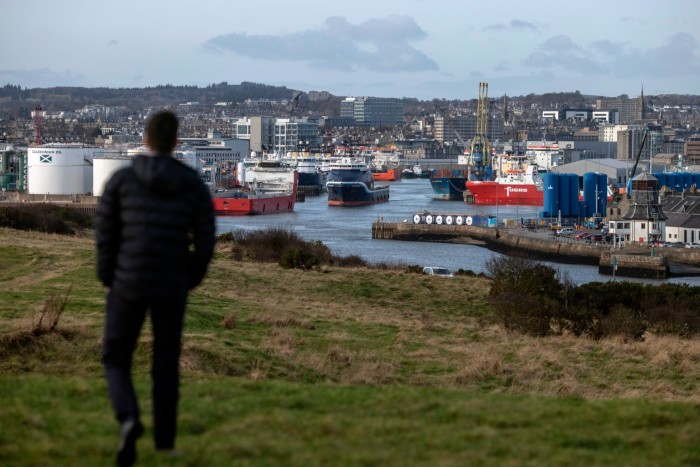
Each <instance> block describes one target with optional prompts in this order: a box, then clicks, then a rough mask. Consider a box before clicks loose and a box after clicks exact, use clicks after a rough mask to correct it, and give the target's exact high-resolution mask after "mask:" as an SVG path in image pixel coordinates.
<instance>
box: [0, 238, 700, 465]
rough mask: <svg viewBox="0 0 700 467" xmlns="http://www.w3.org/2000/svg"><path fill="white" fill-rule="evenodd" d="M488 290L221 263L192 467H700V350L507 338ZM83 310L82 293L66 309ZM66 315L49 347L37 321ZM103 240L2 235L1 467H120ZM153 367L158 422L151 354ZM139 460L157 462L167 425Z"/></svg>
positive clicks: (225, 259) (145, 389) (189, 428)
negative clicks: (56, 304) (105, 352)
mask: <svg viewBox="0 0 700 467" xmlns="http://www.w3.org/2000/svg"><path fill="white" fill-rule="evenodd" d="M489 286H490V284H489V282H488V281H487V280H486V279H482V278H469V277H455V278H452V279H446V278H440V277H428V276H423V275H419V274H412V273H408V272H404V271H403V270H400V269H396V270H373V269H363V268H357V269H346V268H324V269H322V270H320V271H306V272H303V271H299V270H289V269H282V268H280V267H279V266H277V265H275V264H260V263H251V262H238V261H233V260H232V259H230V256H229V254H228V252H227V251H226V249H225V248H220V249H219V250H218V251H217V256H216V258H215V261H214V263H213V264H212V267H211V269H210V273H209V275H208V277H207V279H206V280H205V283H204V284H203V286H202V287H200V288H199V289H197V290H196V291H195V293H193V294H192V296H191V300H190V306H189V310H188V315H187V322H186V331H185V340H184V349H183V358H182V368H183V385H182V403H181V410H180V436H179V438H178V447H179V449H180V450H182V451H183V457H182V458H180V459H178V460H177V462H175V464H181V465H226V464H231V463H236V464H239V465H271V464H272V465H275V464H280V465H329V464H334V465H335V464H339V465H357V464H362V465H379V464H394V465H465V464H467V463H469V464H475V465H479V464H481V465H496V464H499V465H542V464H548V465H554V464H556V465H580V464H583V463H588V464H595V465H619V464H627V465H630V464H639V465H680V464H686V465H687V464H697V463H699V462H700V446H699V445H698V443H697V439H698V436H700V406H699V405H698V402H700V389H699V387H700V366H699V363H700V345H699V341H698V340H697V339H679V338H676V337H668V336H654V335H648V336H646V338H645V340H644V341H642V342H625V341H624V340H623V339H605V340H601V341H592V340H588V339H583V338H575V337H572V336H558V337H547V338H541V339H537V338H532V337H527V336H522V335H518V334H510V333H506V332H505V331H503V330H502V329H501V328H500V327H497V326H493V325H491V324H488V323H489V321H488V320H487V319H484V318H485V317H487V316H488V315H489V313H490V311H491V310H490V305H488V304H487V302H486V294H487V293H488V290H489ZM69 291H70V292H69ZM67 293H68V296H67V305H66V309H65V311H64V313H63V314H62V315H61V317H60V321H59V323H58V325H57V326H56V328H55V329H54V330H53V331H52V332H48V331H46V330H45V323H46V321H44V322H42V324H41V325H39V320H38V317H39V316H40V315H41V312H42V310H43V309H44V308H45V302H46V299H47V298H49V297H52V296H54V297H58V298H61V297H63V296H65V295H66V294H67ZM103 305H104V296H103V290H102V287H101V286H100V285H99V283H98V282H97V281H96V280H95V278H94V244H93V241H92V240H91V239H90V238H80V237H63V236H52V235H45V234H38V233H27V232H18V231H14V230H9V229H0V427H2V428H0V463H2V464H3V465H46V464H51V463H53V464H56V465H67V464H72V465H106V464H110V463H111V462H112V455H113V451H114V448H115V442H116V436H117V426H116V423H115V422H114V420H113V419H112V414H111V410H110V408H109V404H108V401H107V395H106V387H105V383H104V381H103V378H102V367H101V363H100V350H101V332H102V325H103ZM150 347H151V338H150V336H149V334H148V332H146V333H144V334H143V336H142V338H141V340H140V342H139V348H138V351H137V354H136V370H135V373H136V379H137V383H138V389H139V392H140V393H141V401H142V404H143V410H144V412H145V413H148V411H149V410H150V400H149V394H150V382H149V376H148V375H149V363H150V359H149V351H150ZM144 422H145V424H146V428H147V432H146V437H145V438H144V440H142V441H141V442H140V444H139V447H140V459H141V460H142V461H143V463H144V465H150V464H156V465H158V464H166V465H167V462H165V460H164V459H159V458H158V457H157V456H156V453H155V452H154V451H153V447H152V443H151V441H150V438H148V436H150V434H151V430H150V428H151V426H152V424H151V421H150V419H148V418H146V419H145V420H144Z"/></svg>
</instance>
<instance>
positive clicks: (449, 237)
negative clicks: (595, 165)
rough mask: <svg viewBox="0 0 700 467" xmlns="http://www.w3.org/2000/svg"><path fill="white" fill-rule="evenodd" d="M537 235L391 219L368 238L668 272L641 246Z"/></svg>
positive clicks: (621, 270) (661, 259)
mask: <svg viewBox="0 0 700 467" xmlns="http://www.w3.org/2000/svg"><path fill="white" fill-rule="evenodd" d="M539 235H541V236H537V235H532V236H524V235H518V234H515V233H511V232H509V231H508V230H504V229H494V228H488V227H474V226H466V225H436V224H409V223H393V222H375V223H373V224H372V238H375V239H385V240H406V241H417V242H445V243H465V244H476V245H483V246H485V247H487V248H489V249H490V250H493V251H497V252H499V253H503V254H506V255H509V256H524V255H527V256H530V257H535V258H538V259H542V260H553V261H558V262H565V263H575V264H590V265H597V266H598V268H599V271H600V272H601V273H602V274H610V275H611V274H612V272H613V271H612V269H613V261H612V257H613V256H614V257H615V258H616V260H615V261H616V262H617V269H616V274H617V275H619V276H627V277H645V278H657V279H662V278H666V277H669V274H670V272H669V271H670V269H669V262H668V259H667V258H666V257H665V256H663V255H660V254H658V253H657V254H656V255H655V256H653V257H652V256H651V255H650V253H651V252H650V250H648V249H645V248H636V249H635V248H631V249H630V251H629V252H628V251H626V250H622V251H618V250H616V251H615V252H614V253H612V252H611V250H610V249H608V248H604V247H603V246H601V245H596V244H590V243H583V242H577V241H560V240H556V239H554V238H552V237H550V236H548V235H547V234H546V233H541V234H539ZM674 250H681V249H674ZM674 253H677V254H678V256H677V257H678V258H680V255H681V254H682V253H684V252H674ZM690 253H691V252H688V254H690ZM692 253H695V252H692ZM693 256H695V255H693ZM689 264H692V263H689Z"/></svg>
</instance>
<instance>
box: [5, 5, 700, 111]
mask: <svg viewBox="0 0 700 467" xmlns="http://www.w3.org/2000/svg"><path fill="white" fill-rule="evenodd" d="M268 5H269V7H268V8H265V9H261V8H259V7H258V5H256V4H251V3H246V4H240V5H239V4H235V5H234V4H231V3H228V2H225V1H223V0H203V1H200V2H198V3H196V4H194V5H193V6H185V5H179V4H177V5H171V4H170V3H165V2H161V1H155V2H146V3H141V2H135V1H132V0H127V1H124V2H120V3H119V4H118V5H115V7H113V8H110V9H103V10H98V9H96V8H95V6H94V3H89V2H87V1H84V0H76V1H71V2H61V3H58V2H48V1H46V0H37V1H34V2H19V1H14V0H12V1H11V2H10V4H9V5H7V6H6V7H5V9H4V10H5V11H4V13H5V14H4V15H3V16H4V19H5V21H4V24H3V28H2V29H0V38H1V39H0V40H1V41H2V43H3V44H10V45H11V46H9V47H4V48H3V51H2V52H1V53H0V85H4V84H14V85H20V86H22V87H26V88H32V87H54V86H80V87H112V88H120V87H147V86H155V85H159V84H173V85H196V86H206V85H208V84H212V83H220V82H224V81H225V82H229V83H231V84H235V83H239V82H243V81H251V82H256V83H263V84H271V85H279V86H287V87H290V88H294V89H300V90H302V91H307V92H308V91H312V90H315V91H328V92H331V93H332V94H334V95H339V96H343V95H348V96H353V95H354V96H360V95H372V96H380V97H399V98H400V97H415V98H418V99H432V98H445V99H472V98H475V97H477V92H478V83H479V82H480V81H486V82H488V83H489V95H490V96H494V97H495V96H499V95H503V94H508V95H511V96H517V95H527V94H531V93H534V94H541V93H545V92H573V91H577V90H578V91H580V92H581V93H582V94H592V95H605V96H618V95H621V94H628V95H629V96H630V97H634V96H637V95H639V92H640V90H641V89H642V87H644V92H645V94H650V95H654V94H700V83H699V82H698V80H697V78H696V77H697V76H698V72H700V47H699V44H700V33H698V32H697V31H696V28H694V24H693V23H694V22H695V21H696V20H697V18H699V17H700V4H699V3H697V2H694V1H692V0H672V1H670V2H668V3H667V4H666V5H665V8H661V9H660V8H659V7H658V4H657V3H653V2H650V1H638V2H633V1H628V0H624V1H620V2H614V4H606V5H605V7H604V8H603V7H602V6H600V5H595V6H594V7H590V6H588V7H581V8H578V9H575V8H572V7H571V6H569V5H567V7H566V8H563V7H562V4H561V2H553V1H550V0H542V1H535V2H525V3H522V2H515V1H500V2H491V3H489V4H479V5H478V7H477V6H473V5H470V4H469V3H468V2H458V1H433V2H428V1H425V0H408V1H402V2H399V1H394V0H388V1H384V2H376V4H375V3H374V2H370V1H365V0H361V1H355V2H352V3H349V2H335V1H330V2H325V3H323V4H320V5H322V7H319V3H318V2H313V1H310V0H299V1H297V2H278V1H272V2H269V3H268ZM477 10H478V11H477ZM564 10H565V11H564Z"/></svg>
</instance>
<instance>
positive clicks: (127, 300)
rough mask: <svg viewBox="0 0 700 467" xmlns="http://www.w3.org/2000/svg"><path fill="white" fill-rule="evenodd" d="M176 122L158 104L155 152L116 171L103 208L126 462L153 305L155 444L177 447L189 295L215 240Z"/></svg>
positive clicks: (109, 338) (137, 430) (131, 458)
mask: <svg viewBox="0 0 700 467" xmlns="http://www.w3.org/2000/svg"><path fill="white" fill-rule="evenodd" d="M177 131H178V120H177V117H176V116H175V114H174V113H172V112H169V111H162V112H158V113H156V114H155V115H154V116H153V117H152V118H151V119H150V121H149V122H148V125H147V127H146V132H145V142H146V144H147V145H148V147H149V149H150V150H151V151H152V153H151V154H149V155H141V156H137V157H136V158H135V159H134V161H133V164H132V165H131V166H130V167H128V168H124V169H121V170H119V171H117V172H116V173H115V174H114V175H113V176H112V178H111V179H110V180H109V182H108V183H107V186H106V187H105V190H104V194H103V195H102V199H101V201H100V204H99V206H98V208H97V215H96V237H97V276H98V277H99V279H100V280H101V281H102V283H103V284H104V285H105V286H106V287H107V290H108V294H107V306H106V309H107V317H106V323H105V335H104V350H103V352H104V353H103V361H104V365H105V370H106V376H107V385H108V387H109V397H110V400H111V402H112V407H113V408H114V411H115V415H116V417H117V420H118V421H119V423H120V430H121V431H120V442H119V447H118V450H117V464H118V465H133V464H134V462H135V461H136V440H137V439H138V438H139V437H141V435H142V434H143V425H142V424H141V420H140V413H139V405H138V401H137V399H136V393H135V392H134V386H133V383H132V380H131V361H132V355H133V352H134V348H135V347H136V341H137V339H138V337H139V334H140V333H141V327H142V325H143V323H144V320H145V317H146V314H147V311H150V317H151V324H152V328H153V362H152V369H151V376H152V380H153V381H152V384H153V389H152V397H153V431H154V433H153V435H154V441H155V447H156V449H157V450H163V451H172V450H173V449H174V447H175V433H176V418H177V403H178V397H179V359H180V348H181V337H182V327H183V321H184V315H185V306H186V302H187V295H188V292H189V290H191V289H192V288H194V287H196V286H197V285H198V284H199V283H200V282H201V281H202V279H203V278H204V275H205V274H206V270H207V265H208V264H209V260H210V259H211V256H212V253H213V249H214V241H215V240H214V231H215V226H214V211H213V206H212V201H211V196H210V194H209V191H208V190H207V188H206V186H205V185H204V183H203V182H202V180H201V179H200V178H199V176H198V174H197V173H196V172H195V171H194V170H192V169H190V168H189V167H187V166H186V165H184V164H182V163H181V162H179V161H177V160H176V159H174V158H173V157H172V152H173V150H174V149H175V146H176V144H177Z"/></svg>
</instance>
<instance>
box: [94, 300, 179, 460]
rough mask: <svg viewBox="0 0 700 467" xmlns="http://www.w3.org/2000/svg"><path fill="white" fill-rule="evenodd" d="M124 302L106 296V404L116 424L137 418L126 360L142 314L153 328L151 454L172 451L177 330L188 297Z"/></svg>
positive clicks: (127, 361)
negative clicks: (149, 314) (107, 393)
mask: <svg viewBox="0 0 700 467" xmlns="http://www.w3.org/2000/svg"><path fill="white" fill-rule="evenodd" d="M176 295H177V296H173V297H165V298H163V297H159V298H145V299H137V300H128V299H125V298H124V297H121V296H119V295H118V294H116V293H114V292H110V293H109V294H108V295H107V319H106V324H105V338H104V353H103V361H104V365H105V370H106V375H107V385H108V387H109V398H110V400H111V402H112V407H113V408H114V412H115V414H116V417H117V420H119V421H120V422H123V421H124V420H127V419H129V418H135V419H139V418H140V411H139V405H138V400H137V399H136V393H135V391H134V385H133V382H132V380H131V360H132V354H133V352H134V348H135V346H136V341H137V339H138V337H139V334H140V333H141V327H142V326H143V323H144V320H145V317H146V312H147V310H150V312H151V324H152V328H153V363H152V367H151V377H152V380H153V390H152V398H153V431H154V439H155V445H156V449H172V448H173V447H174V446H175V432H176V427H177V420H176V419H177V402H178V398H179V384H180V376H179V361H180V348H181V341H182V325H183V320H184V315H185V305H186V303H187V297H186V295H183V294H176Z"/></svg>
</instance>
